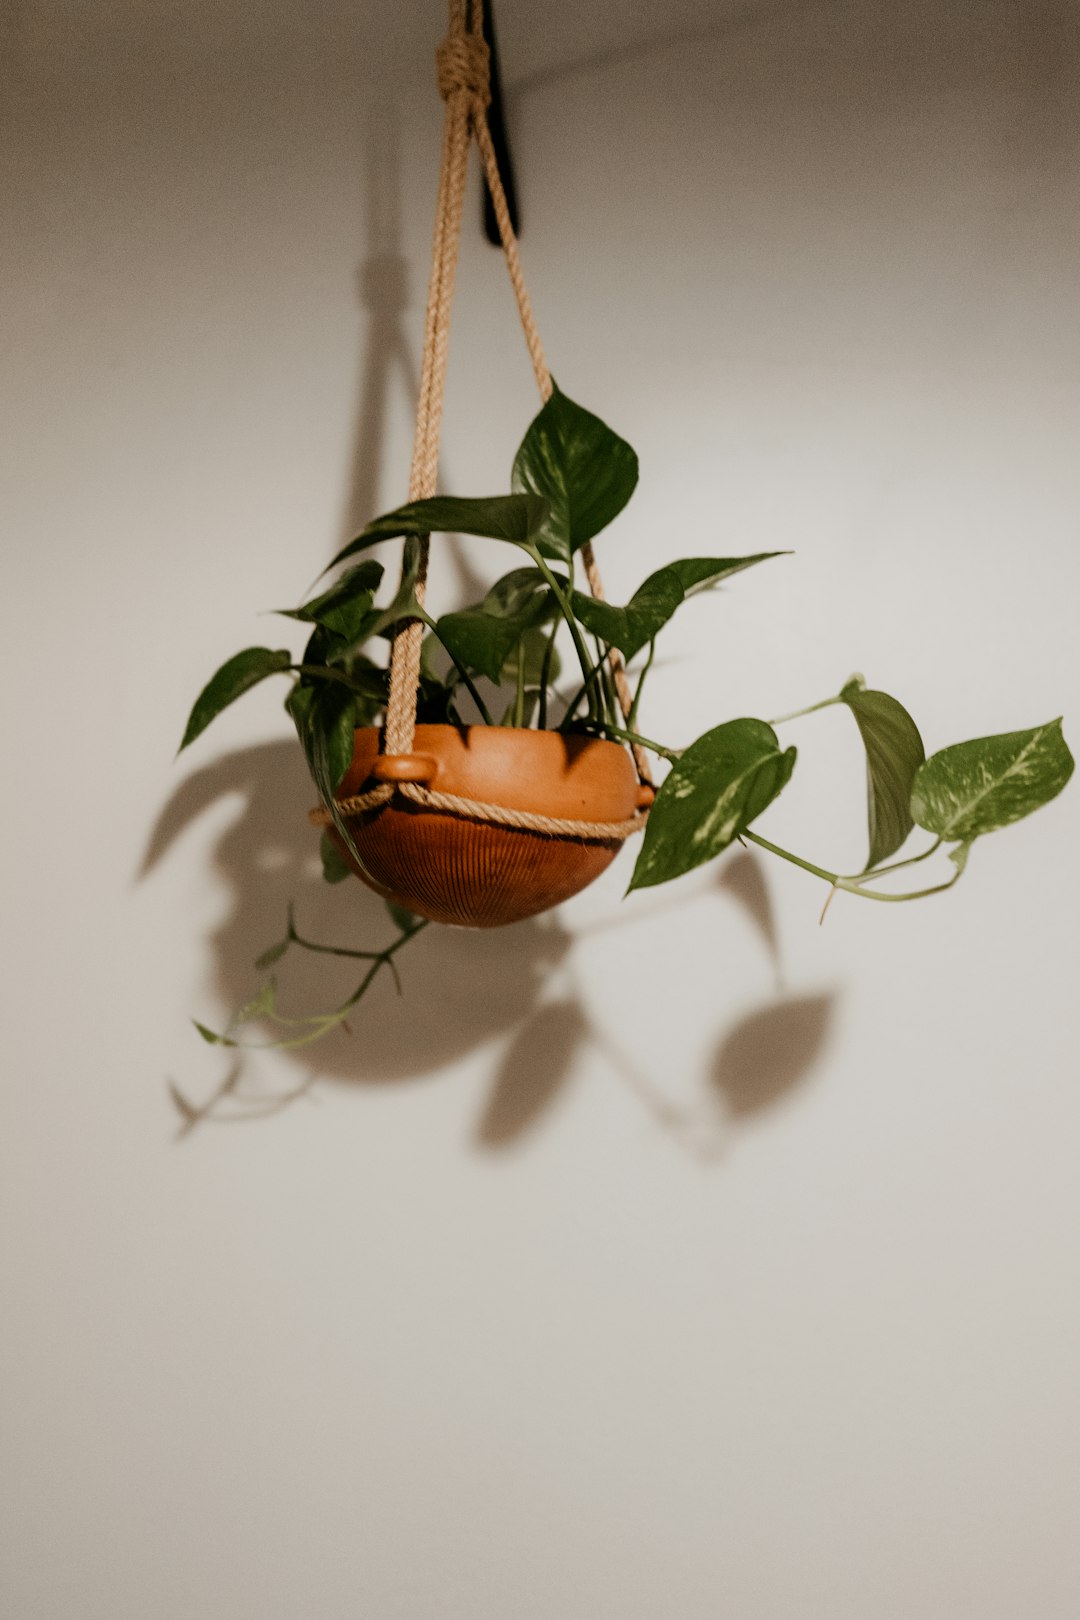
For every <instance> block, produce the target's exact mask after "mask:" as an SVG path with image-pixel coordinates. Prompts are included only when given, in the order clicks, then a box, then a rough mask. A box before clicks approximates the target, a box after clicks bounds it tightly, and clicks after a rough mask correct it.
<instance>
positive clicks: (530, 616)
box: [483, 568, 567, 624]
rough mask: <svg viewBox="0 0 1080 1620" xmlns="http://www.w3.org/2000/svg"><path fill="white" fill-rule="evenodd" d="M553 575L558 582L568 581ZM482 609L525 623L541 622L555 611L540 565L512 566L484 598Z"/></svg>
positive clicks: (560, 575) (555, 605)
mask: <svg viewBox="0 0 1080 1620" xmlns="http://www.w3.org/2000/svg"><path fill="white" fill-rule="evenodd" d="M554 577H555V579H556V580H557V581H558V583H559V584H560V585H562V586H565V585H566V584H567V579H566V575H565V574H558V573H556V574H555V576H554ZM483 608H484V612H485V613H494V614H496V615H498V617H499V618H503V619H520V620H522V621H523V623H525V624H543V623H545V622H546V621H547V620H549V619H551V618H553V617H554V615H555V613H556V612H557V611H558V607H557V604H556V602H555V598H554V596H553V595H552V592H551V586H550V585H549V584H548V582H547V580H546V578H545V577H544V575H543V574H542V573H541V572H540V569H539V568H514V569H512V570H511V571H510V573H509V574H504V575H503V577H502V579H498V580H496V581H495V584H494V585H493V586H492V587H491V589H490V591H488V593H487V595H486V596H485V597H484V601H483Z"/></svg>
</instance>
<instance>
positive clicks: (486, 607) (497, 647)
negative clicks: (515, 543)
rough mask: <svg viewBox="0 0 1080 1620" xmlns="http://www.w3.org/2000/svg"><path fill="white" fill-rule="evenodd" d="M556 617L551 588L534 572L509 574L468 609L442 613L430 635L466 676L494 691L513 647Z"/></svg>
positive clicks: (511, 654)
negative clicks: (484, 680) (474, 676)
mask: <svg viewBox="0 0 1080 1620" xmlns="http://www.w3.org/2000/svg"><path fill="white" fill-rule="evenodd" d="M557 611H558V604H557V603H556V601H555V597H554V595H553V594H552V590H551V586H550V585H549V584H548V582H547V580H546V579H545V578H544V576H543V574H542V573H541V571H540V569H539V568H515V569H514V570H513V572H512V573H509V574H506V575H504V577H503V578H502V579H500V580H498V581H497V582H496V583H495V584H494V585H493V586H492V587H491V590H490V591H489V592H488V593H487V595H486V596H485V597H484V600H483V602H482V603H480V604H479V605H477V606H474V607H468V608H461V609H459V611H458V612H456V613H444V614H443V616H442V618H441V619H440V620H439V621H438V623H437V624H436V626H435V634H436V635H437V637H438V638H439V640H440V641H441V642H442V644H443V646H444V647H445V648H446V650H447V652H449V653H450V655H451V656H452V657H453V658H454V659H455V660H456V661H457V663H459V664H461V665H463V666H464V668H465V669H467V670H469V671H470V672H474V671H475V672H476V673H478V674H480V675H485V676H486V677H487V679H488V680H489V681H493V682H494V683H495V685H496V686H497V685H498V684H499V682H500V681H501V680H503V679H504V678H505V672H506V666H507V662H508V661H509V660H512V659H513V662H514V671H515V674H516V670H517V662H516V659H514V650H515V648H516V647H517V645H518V643H519V641H521V639H522V638H523V637H524V636H526V635H528V633H529V632H530V631H532V630H533V629H534V628H535V627H537V626H539V625H542V624H545V623H547V622H550V620H551V619H552V618H554V616H555V613H556V612H557Z"/></svg>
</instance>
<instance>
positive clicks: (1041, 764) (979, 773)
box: [911, 720, 1074, 842]
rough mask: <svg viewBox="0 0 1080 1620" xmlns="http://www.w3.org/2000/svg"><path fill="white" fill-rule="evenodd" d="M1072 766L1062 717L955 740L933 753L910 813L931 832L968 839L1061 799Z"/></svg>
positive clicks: (918, 778) (919, 779)
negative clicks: (1029, 727) (1024, 727)
mask: <svg viewBox="0 0 1080 1620" xmlns="http://www.w3.org/2000/svg"><path fill="white" fill-rule="evenodd" d="M1073 765H1074V761H1073V757H1072V754H1071V753H1070V752H1069V748H1068V744H1067V743H1066V741H1065V738H1064V737H1063V736H1062V734H1061V721H1060V720H1051V721H1049V722H1048V723H1047V724H1046V725H1043V726H1035V727H1033V729H1032V730H1030V731H1006V732H1003V733H1002V734H1001V735H1000V736H996V737H978V738H976V739H975V740H974V741H972V742H964V743H955V744H954V745H953V746H952V747H951V748H943V749H941V751H940V752H939V753H937V754H933V755H932V756H931V757H930V758H929V759H928V760H927V762H926V764H925V765H924V766H923V767H922V769H921V770H920V771H919V773H918V775H917V776H916V778H915V786H914V789H913V791H912V795H911V813H912V816H913V817H914V819H915V820H916V821H917V822H918V824H919V826H920V827H925V828H926V830H927V832H932V833H936V834H937V836H938V837H939V838H945V839H953V838H958V839H962V840H964V841H965V842H967V841H968V840H970V839H972V838H979V837H981V836H982V835H983V834H984V833H988V832H996V831H997V829H998V828H999V827H1008V826H1009V825H1010V824H1011V823H1012V822H1014V821H1020V820H1021V819H1022V818H1023V817H1024V816H1029V815H1030V814H1031V812H1032V811H1033V810H1038V809H1039V808H1040V807H1041V806H1042V805H1044V804H1047V803H1048V802H1049V801H1050V800H1051V799H1053V798H1056V797H1057V795H1058V794H1059V793H1060V792H1061V790H1062V788H1063V787H1064V786H1065V784H1066V782H1067V781H1068V780H1069V777H1070V776H1071V775H1072V773H1073Z"/></svg>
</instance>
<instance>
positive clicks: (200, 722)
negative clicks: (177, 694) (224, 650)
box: [180, 647, 292, 749]
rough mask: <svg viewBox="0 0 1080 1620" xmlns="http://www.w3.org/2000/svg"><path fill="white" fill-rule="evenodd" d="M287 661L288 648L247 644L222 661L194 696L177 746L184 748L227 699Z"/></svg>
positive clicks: (285, 666) (278, 671) (283, 667)
mask: <svg viewBox="0 0 1080 1620" xmlns="http://www.w3.org/2000/svg"><path fill="white" fill-rule="evenodd" d="M291 663H292V654H291V653H290V652H286V651H284V650H281V651H279V652H272V651H271V650H270V648H269V647H247V648H245V649H244V651H243V652H238V653H237V654H236V656H235V658H230V659H229V660H228V662H227V663H224V664H222V666H221V668H220V669H219V670H218V672H217V674H216V675H213V676H212V677H211V678H210V680H209V681H208V682H207V683H206V685H205V686H204V687H203V689H202V691H201V692H200V693H199V695H198V697H197V698H196V699H195V706H194V708H193V709H192V711H191V714H190V716H189V718H188V723H187V729H186V730H185V732H184V740H183V742H182V743H181V744H180V748H181V749H184V748H186V747H187V745H188V743H191V742H194V741H195V738H196V737H198V736H199V735H200V733H201V732H203V731H205V730H206V728H207V726H208V725H209V724H210V722H211V720H213V719H214V718H215V717H216V716H217V715H219V714H220V713H221V711H222V709H227V708H228V706H229V704H230V703H235V701H236V699H237V698H238V697H241V696H242V695H243V694H244V693H245V692H247V691H249V690H250V688H251V687H253V686H257V685H258V684H259V682H260V681H264V680H265V679H266V677H267V676H268V675H279V674H281V672H282V671H283V670H287V669H288V667H289V665H290V664H291Z"/></svg>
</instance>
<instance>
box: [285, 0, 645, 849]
mask: <svg viewBox="0 0 1080 1620" xmlns="http://www.w3.org/2000/svg"><path fill="white" fill-rule="evenodd" d="M435 62H436V73H437V79H438V86H439V94H440V95H441V96H442V98H443V100H444V102H445V103H446V114H445V119H444V122H443V140H442V157H441V161H440V166H439V191H438V200H437V202H436V208H435V231H434V239H433V242H432V251H431V279H430V281H429V283H428V299H427V311H426V315H425V319H424V350H423V362H422V366H421V372H420V391H419V400H418V403H417V412H416V432H415V436H414V439H413V455H412V467H411V470H410V474H409V500H410V501H417V500H425V499H427V498H428V497H430V496H432V495H434V494H435V490H436V485H437V482H438V471H439V442H440V436H441V429H442V412H443V397H444V393H445V387H446V368H447V360H448V353H449V339H450V317H451V310H452V307H453V299H454V280H455V273H456V270H457V261H458V251H459V247H460V241H461V220H462V214H463V211H464V203H465V184H466V178H467V171H468V158H469V144H470V139H471V138H475V140H476V144H477V147H478V149H479V152H480V159H481V162H482V164H483V167H484V175H485V178H486V180H487V184H488V190H489V192H490V194H491V201H492V206H493V208H494V212H495V218H496V221H497V222H498V227H499V236H500V238H501V241H502V248H503V254H504V257H505V259H506V267H507V270H508V272H509V275H510V284H511V286H512V287H513V290H514V298H515V300H516V302H517V309H518V316H519V318H520V320H521V327H522V331H523V332H524V335H525V343H526V346H527V348H528V351H529V358H530V360H531V361H532V368H533V374H534V375H535V377H536V384H537V388H538V389H539V391H540V398H541V400H542V401H544V402H546V401H547V400H548V399H550V397H551V393H552V382H551V373H550V372H549V371H548V367H547V361H546V360H545V358H544V348H543V344H542V343H541V341H540V334H539V332H538V331H537V327H536V319H535V317H534V315H533V308H532V300H531V299H530V297H529V292H528V288H527V287H526V285H525V277H524V274H523V272H522V268H521V259H520V256H519V254H518V246H517V238H516V237H515V235H514V231H513V228H512V226H511V224H510V214H509V209H508V208H507V203H506V194H505V192H504V190H503V184H502V179H501V176H500V174H499V165H498V161H497V159H496V156H495V149H494V147H493V146H492V143H491V135H490V132H489V130H488V123H487V108H488V105H489V103H490V100H491V91H490V88H489V68H490V53H489V51H488V47H487V42H486V41H485V39H484V37H483V0H450V21H449V29H448V32H447V36H446V38H445V39H444V40H443V42H442V44H441V45H440V46H439V48H438V50H437V51H436V53H435ZM418 547H419V570H418V574H417V580H416V596H417V600H418V601H419V602H420V604H421V605H423V602H424V596H425V590H426V585H427V567H428V555H429V540H428V537H427V536H426V535H423V536H421V537H420V538H419V541H418ZM581 558H582V562H583V563H584V566H585V574H586V578H587V579H588V583H589V590H590V591H591V593H592V595H593V596H594V597H596V599H597V600H598V601H603V599H604V589H603V582H602V580H601V578H600V571H599V569H598V567H597V564H596V558H595V556H594V554H593V549H592V545H591V543H590V542H588V541H587V542H586V543H585V545H583V546H582V548H581ZM423 635H424V626H423V624H422V623H421V622H420V620H418V619H414V620H412V621H410V622H409V623H408V624H406V625H404V626H403V627H402V628H401V629H400V630H399V631H398V632H397V634H396V635H395V637H394V644H393V652H392V654H391V659H390V695H389V700H388V703H387V711H386V726H385V729H384V740H383V752H384V753H385V754H390V755H395V754H396V755H402V754H409V753H410V752H411V751H412V746H413V739H414V735H415V728H416V704H417V698H418V695H419V690H420V650H421V643H422V641H423ZM608 661H609V667H610V669H611V673H612V676H613V678H614V684H615V691H616V695H617V697H618V701H619V707H620V709H621V711H622V714H623V717H624V719H628V718H629V715H630V712H631V707H632V703H633V698H632V694H631V691H630V685H629V682H628V680H627V678H626V671H625V668H624V666H623V662H622V658H621V657H620V655H619V653H618V652H617V651H616V650H615V649H612V650H611V652H610V653H609V655H608ZM633 754H634V763H635V764H636V766H637V770H638V775H639V777H640V779H641V781H642V782H643V783H644V784H645V785H646V786H651V785H652V775H651V772H650V769H649V762H648V758H647V756H646V754H645V752H644V750H643V749H641V748H640V747H638V746H637V745H636V744H635V745H634V747H633ZM395 793H400V794H403V795H404V797H406V798H407V799H409V800H410V801H411V802H413V803H414V804H417V805H420V806H422V807H425V808H428V809H431V810H441V811H444V812H449V813H451V814H455V815H460V816H466V817H468V818H470V819H473V820H479V821H486V822H491V823H493V824H495V825H497V826H502V827H516V828H520V829H522V830H523V831H529V832H536V833H546V834H548V835H550V836H555V837H559V836H561V837H568V838H590V839H594V840H597V839H598V840H602V841H604V842H608V841H616V840H617V841H621V840H622V839H625V838H628V837H629V836H630V835H631V834H632V833H634V832H636V831H637V830H638V829H639V828H640V827H641V826H642V824H643V822H644V820H645V817H644V815H642V814H638V815H635V816H633V817H631V818H630V819H629V820H627V821H620V822H589V821H581V820H572V819H568V818H562V817H556V816H541V815H536V814H533V813H532V812H529V811H522V810H509V809H507V808H506V807H505V806H502V805H494V804H485V803H481V802H480V801H478V800H474V799H466V798H462V797H461V796H460V795H457V794H451V793H437V792H434V791H433V790H431V789H429V788H426V787H423V786H422V785H421V784H420V783H417V782H407V781H396V782H382V783H380V784H379V785H378V786H377V787H374V788H372V789H371V790H370V791H369V792H367V793H363V794H358V795H356V796H354V797H353V798H351V799H343V800H339V801H338V805H339V808H340V811H341V813H342V814H344V815H347V816H348V815H359V814H362V813H363V812H364V811H367V810H373V809H376V808H377V807H378V806H379V805H381V804H385V803H386V802H387V801H388V800H389V799H390V798H391V797H392V796H393V795H394V794H395ZM312 820H314V821H316V822H317V823H319V824H322V825H325V824H326V823H327V822H328V821H329V820H330V817H329V814H328V812H326V811H325V810H319V811H314V812H313V813H312Z"/></svg>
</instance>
